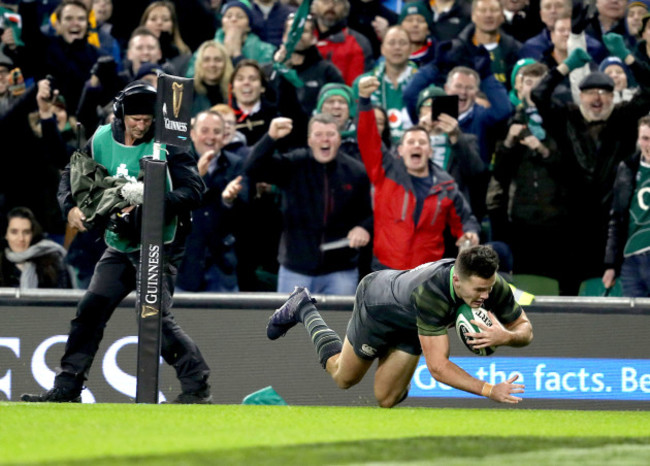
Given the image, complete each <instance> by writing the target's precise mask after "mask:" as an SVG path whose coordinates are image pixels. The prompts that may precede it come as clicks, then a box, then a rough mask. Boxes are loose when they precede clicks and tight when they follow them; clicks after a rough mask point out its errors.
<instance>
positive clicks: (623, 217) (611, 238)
mask: <svg viewBox="0 0 650 466" xmlns="http://www.w3.org/2000/svg"><path fill="white" fill-rule="evenodd" d="M640 163H641V153H640V152H638V151H637V152H636V153H635V154H634V155H633V156H631V157H629V158H628V159H626V160H624V161H622V162H621V163H620V164H619V165H618V170H617V171H616V181H615V182H614V188H613V196H614V198H613V200H612V208H611V210H610V213H609V226H608V229H607V247H606V248H605V267H606V268H614V269H616V270H617V271H618V270H620V268H621V264H622V263H623V249H624V248H625V243H626V242H627V239H628V238H627V236H628V235H627V232H628V225H629V219H630V204H631V202H632V196H633V195H634V191H635V190H636V173H637V172H638V171H639V165H640Z"/></svg>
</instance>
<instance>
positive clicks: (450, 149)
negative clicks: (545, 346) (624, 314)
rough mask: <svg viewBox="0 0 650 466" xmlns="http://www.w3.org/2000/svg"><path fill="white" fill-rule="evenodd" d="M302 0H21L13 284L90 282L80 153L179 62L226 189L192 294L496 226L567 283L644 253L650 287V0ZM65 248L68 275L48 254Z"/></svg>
mask: <svg viewBox="0 0 650 466" xmlns="http://www.w3.org/2000/svg"><path fill="white" fill-rule="evenodd" d="M303 1H308V0H303ZM299 7H300V1H299V0H298V1H295V0H294V1H292V0H228V1H226V0H173V1H172V0H162V1H149V0H129V1H128V2H127V1H125V0H4V1H2V2H1V3H0V135H1V136H2V141H3V148H2V159H3V169H2V170H1V171H0V218H1V219H2V221H3V222H4V223H3V224H2V226H1V228H2V230H5V231H7V234H6V237H5V245H4V246H3V248H2V254H0V259H2V264H3V267H2V269H3V270H2V275H0V286H28V285H25V284H27V283H29V286H39V287H60V286H64V287H70V286H74V287H78V288H85V287H86V286H87V285H88V280H89V277H90V276H91V275H92V270H93V267H94V263H95V262H96V261H97V259H98V258H99V257H100V256H101V253H102V251H103V249H104V248H105V247H106V246H105V244H104V242H103V240H102V232H101V231H99V232H97V231H93V230H92V229H91V230H90V231H87V232H83V233H81V232H79V231H78V229H76V228H74V226H73V225H72V223H73V222H70V218H69V214H70V213H69V212H66V211H64V210H65V208H64V207H61V206H59V204H58V202H57V187H58V184H59V175H60V171H61V170H63V169H64V168H65V166H66V165H67V163H68V162H69V159H70V156H71V154H72V153H73V152H74V151H75V150H76V149H79V148H82V147H83V146H84V143H85V141H87V140H88V139H89V138H90V137H91V136H92V134H93V133H94V132H95V131H96V129H97V128H98V127H100V126H101V125H104V124H107V123H108V122H110V121H111V119H112V114H111V112H112V101H113V98H114V97H115V95H116V94H117V93H118V92H119V91H120V90H121V89H122V88H124V86H125V85H127V84H129V83H131V82H133V81H137V80H141V81H146V82H149V83H151V84H153V85H156V79H157V75H158V74H159V73H166V74H172V75H177V76H182V77H187V78H192V79H193V82H194V101H193V107H192V115H193V128H192V131H191V138H192V143H193V146H192V155H193V156H194V158H195V160H196V164H197V167H196V168H197V171H198V172H199V174H200V175H201V176H202V177H203V180H204V183H205V185H206V190H205V194H204V199H203V203H202V205H201V207H200V208H199V209H197V210H196V211H195V212H194V215H193V216H194V221H193V232H192V233H191V235H190V236H189V238H188V242H187V251H186V257H185V259H184V260H183V262H182V264H181V266H180V268H179V274H178V285H179V288H180V289H182V290H185V291H194V292H200V291H224V292H233V291H238V290H241V291H276V290H277V291H282V292H288V291H291V289H292V286H293V285H302V286H309V287H310V289H312V291H313V292H316V293H319V292H322V293H331V294H353V292H354V289H355V287H356V285H357V283H358V281H359V280H360V278H362V277H363V276H364V275H365V274H367V273H369V272H370V271H373V270H378V269H382V268H387V267H389V268H410V267H415V266H417V265H420V264H422V263H424V262H428V261H434V260H438V259H440V258H442V257H455V256H456V255H457V253H458V250H459V248H462V247H464V246H465V245H467V244H476V243H478V242H480V243H488V242H493V243H496V244H498V245H499V246H498V248H497V249H498V251H499V252H500V253H502V255H503V263H507V264H512V266H511V267H509V268H511V270H507V271H505V272H508V273H515V274H535V275H543V276H547V277H551V278H554V279H557V280H558V281H559V284H560V290H561V293H562V294H564V295H575V294H576V293H577V291H578V287H579V285H580V283H581V282H582V281H583V280H586V279H590V278H596V277H602V281H603V283H604V284H605V285H606V286H611V285H612V284H613V282H614V280H615V279H616V277H618V276H619V275H620V274H621V268H624V270H627V272H626V273H623V275H624V276H625V280H624V281H623V285H624V292H625V293H626V294H628V295H631V296H632V295H636V296H640V295H642V296H648V295H649V294H648V289H649V288H650V287H648V286H645V287H643V286H641V285H640V284H639V282H640V281H643V280H642V279H641V278H638V277H636V279H635V278H629V276H630V274H632V275H633V273H632V272H630V270H636V269H641V270H644V271H645V272H650V271H649V270H647V269H648V268H649V267H650V261H646V260H642V259H643V257H644V256H645V255H646V254H648V252H647V249H649V248H648V246H649V245H650V244H648V243H644V242H643V239H644V238H645V235H644V232H645V230H644V227H643V225H644V223H643V219H644V218H645V217H644V215H646V214H645V212H646V211H647V210H648V207H647V206H648V203H646V202H643V200H642V198H643V194H644V192H645V191H643V190H644V189H645V190H647V188H645V187H644V184H643V181H645V178H644V177H645V176H646V174H645V171H644V170H646V169H647V166H650V165H648V163H650V162H647V161H646V157H650V156H648V155H647V154H648V149H647V147H648V141H649V140H650V138H649V137H648V127H649V126H650V125H649V124H648V120H647V119H646V120H641V123H639V121H640V119H642V118H643V117H645V116H646V115H648V113H649V111H650V87H649V86H650V25H649V24H648V23H649V21H648V20H649V19H650V14H649V9H650V1H648V0H629V1H627V2H626V1H625V0H596V1H595V3H593V2H588V1H585V2H584V3H583V2H582V1H580V0H573V3H572V0H436V1H433V0H432V1H427V0H405V1H404V3H403V4H402V5H401V8H400V10H399V11H393V10H391V9H389V8H387V7H386V6H385V5H384V4H382V2H381V0H311V4H310V6H309V12H310V14H309V15H306V11H307V10H305V9H304V8H299ZM298 24H299V25H300V27H298V28H297V25H298ZM296 29H297V30H298V32H299V33H300V34H299V35H296V34H295V32H296ZM450 102H451V107H450ZM440 109H443V110H442V112H441V111H440ZM639 128H641V130H642V131H640V129H639ZM640 134H641V135H640ZM643 138H645V139H643ZM639 148H641V149H639ZM649 160H650V159H649ZM617 171H618V172H619V175H618V177H617ZM630 179H632V180H636V181H635V183H632V185H631V183H630V182H629V180H630ZM621 180H627V181H626V182H625V183H622V182H621ZM615 181H616V183H617V184H616V190H614V188H615ZM621 192H623V194H621ZM635 195H636V197H635ZM613 197H614V198H615V203H614V205H613V207H614V208H613V209H612V199H613ZM630 199H632V200H630ZM634 199H640V200H639V201H638V202H634ZM16 208H18V209H19V210H18V211H16ZM16 212H19V214H20V215H17V214H16ZM18 224H20V226H21V228H23V230H31V231H28V232H23V234H27V237H28V241H27V243H25V242H24V241H23V240H21V241H23V242H22V243H21V244H20V246H19V247H18V246H16V244H17V243H16V239H15V238H16V236H17V235H18V234H19V231H18V227H17V226H16V225H18ZM26 227H28V228H26ZM30 241H34V243H33V244H30ZM37 245H40V246H39V247H36V246H37ZM43 245H45V246H47V248H46V249H44V247H43ZM58 245H60V246H63V247H62V248H59V247H57V246H58ZM30 246H31V247H30ZM25 250H27V251H34V252H33V253H31V252H30V254H27V255H25V253H23V252H22V251H25ZM42 250H46V252H47V254H49V256H48V257H50V258H51V257H54V258H55V259H54V262H52V263H51V264H54V265H53V266H52V265H51V264H50V269H49V270H56V277H54V275H52V273H50V275H48V276H47V277H46V276H45V275H43V274H42V272H41V268H37V269H35V270H37V272H38V273H36V274H35V273H33V272H31V270H32V269H31V268H30V267H25V265H24V263H26V264H30V262H29V260H30V258H31V257H32V255H31V254H37V256H34V257H38V254H41V252H42ZM52 254H54V255H52ZM63 256H65V257H66V259H65V261H66V263H65V264H63V263H60V262H61V257H63ZM631 256H634V258H635V259H638V260H637V261H636V262H632V261H631V260H630V257H631ZM23 257H24V258H25V260H24V263H23V262H20V259H21V258H23ZM639 258H640V259H639ZM57 261H58V262H57ZM632 263H633V264H634V267H632V266H631V265H630V264H632ZM39 267H40V266H39ZM52 267H54V268H52ZM25 269H28V270H30V274H29V277H23V278H22V279H21V271H24V270H25ZM23 273H24V272H23ZM36 276H37V277H38V280H36V278H34V277H36ZM68 276H69V277H70V280H68V279H67V278H68ZM52 277H54V278H52ZM46 278H47V279H46ZM626 283H628V285H627V286H626V285H625V284H626Z"/></svg>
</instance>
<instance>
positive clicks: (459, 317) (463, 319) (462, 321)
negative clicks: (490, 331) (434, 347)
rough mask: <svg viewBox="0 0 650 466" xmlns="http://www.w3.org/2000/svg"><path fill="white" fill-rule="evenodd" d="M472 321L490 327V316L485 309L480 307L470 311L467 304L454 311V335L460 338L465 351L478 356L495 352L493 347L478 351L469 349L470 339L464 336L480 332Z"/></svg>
mask: <svg viewBox="0 0 650 466" xmlns="http://www.w3.org/2000/svg"><path fill="white" fill-rule="evenodd" d="M472 320H476V321H478V322H483V323H484V324H485V325H486V326H488V327H492V319H490V316H489V315H488V313H487V311H486V310H485V309H483V308H482V307H479V308H477V309H472V308H471V307H469V306H468V305H467V304H463V305H462V306H461V307H459V308H458V311H456V333H457V334H458V338H460V341H462V342H463V344H464V345H465V346H466V347H467V349H468V350H470V351H471V352H472V353H474V354H477V355H479V356H489V355H490V354H492V353H494V351H495V350H496V347H495V346H490V347H489V348H480V349H474V348H472V347H471V342H472V339H471V338H468V337H467V336H466V334H467V333H480V332H481V329H480V328H479V327H478V326H477V325H474V324H472V322H471V321H472Z"/></svg>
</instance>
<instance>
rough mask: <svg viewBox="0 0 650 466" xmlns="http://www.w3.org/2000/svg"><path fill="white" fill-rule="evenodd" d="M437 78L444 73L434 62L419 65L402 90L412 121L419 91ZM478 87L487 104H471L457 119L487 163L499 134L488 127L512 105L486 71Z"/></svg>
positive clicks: (507, 113)
mask: <svg viewBox="0 0 650 466" xmlns="http://www.w3.org/2000/svg"><path fill="white" fill-rule="evenodd" d="M441 78H442V79H444V76H441V75H440V73H439V72H438V68H437V67H436V66H435V64H433V63H430V64H428V65H426V66H423V67H422V68H420V70H419V71H418V72H417V73H416V74H415V75H414V76H413V78H412V79H411V82H410V83H409V84H408V86H406V89H405V90H404V104H405V105H406V108H407V109H408V111H409V115H410V116H411V119H412V121H418V120H419V118H418V114H417V110H416V104H417V99H418V94H419V93H420V91H421V90H422V89H424V88H426V87H427V86H428V85H429V84H431V83H440V79H441ZM481 91H483V92H484V93H485V95H487V97H488V100H489V101H490V104H491V107H490V108H484V107H481V106H480V105H477V104H474V106H473V107H472V111H471V113H470V114H469V115H467V117H465V118H464V119H463V120H462V121H461V120H459V125H460V128H461V129H462V130H463V132H464V133H471V134H475V135H476V137H477V138H478V144H479V152H480V154H481V159H483V161H484V162H486V163H489V162H490V158H491V154H492V150H491V149H492V148H493V147H494V145H495V143H496V139H497V138H498V137H499V135H496V134H489V131H490V130H491V129H493V128H494V127H495V126H497V125H498V124H499V123H503V122H505V121H506V120H507V119H508V118H509V117H510V115H511V114H512V111H513V108H512V105H511V104H510V100H509V99H508V92H507V91H506V88H505V87H504V86H503V84H501V83H499V82H498V81H497V80H496V78H495V77H494V76H492V75H490V76H488V77H487V78H485V79H483V80H481Z"/></svg>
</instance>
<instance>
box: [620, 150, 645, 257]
mask: <svg viewBox="0 0 650 466" xmlns="http://www.w3.org/2000/svg"><path fill="white" fill-rule="evenodd" d="M627 237H628V239H627V243H626V244H625V249H624V250H623V255H624V256H625V257H628V256H631V255H634V254H640V253H642V252H645V251H647V250H649V249H650V164H647V163H645V162H643V161H641V164H640V165H639V170H638V171H637V174H636V189H635V191H634V195H633V196H632V202H631V203H630V223H629V226H628V236H627Z"/></svg>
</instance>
